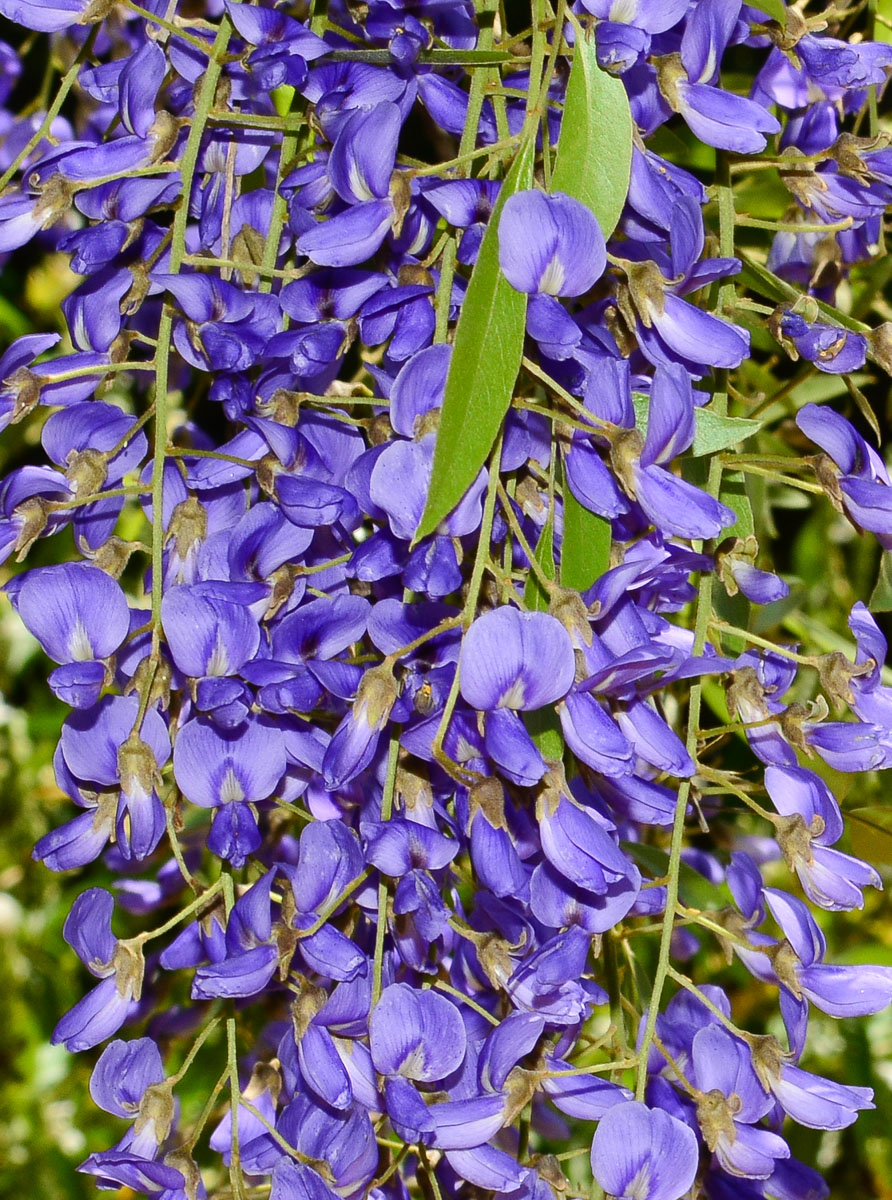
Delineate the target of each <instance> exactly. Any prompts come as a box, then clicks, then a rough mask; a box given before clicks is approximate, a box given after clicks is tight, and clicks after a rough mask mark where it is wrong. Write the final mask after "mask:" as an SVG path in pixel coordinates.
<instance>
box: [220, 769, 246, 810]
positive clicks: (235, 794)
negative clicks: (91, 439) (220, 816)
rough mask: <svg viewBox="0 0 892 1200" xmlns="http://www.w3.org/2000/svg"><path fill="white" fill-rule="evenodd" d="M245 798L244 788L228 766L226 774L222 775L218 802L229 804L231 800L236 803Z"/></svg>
mask: <svg viewBox="0 0 892 1200" xmlns="http://www.w3.org/2000/svg"><path fill="white" fill-rule="evenodd" d="M244 798H245V789H244V788H243V787H242V785H241V783H239V780H238V777H237V776H236V773H235V771H233V769H232V767H229V768H228V769H227V771H226V774H225V775H224V776H223V782H222V784H221V785H220V803H221V804H229V803H231V802H235V803H238V802H239V801H240V800H244Z"/></svg>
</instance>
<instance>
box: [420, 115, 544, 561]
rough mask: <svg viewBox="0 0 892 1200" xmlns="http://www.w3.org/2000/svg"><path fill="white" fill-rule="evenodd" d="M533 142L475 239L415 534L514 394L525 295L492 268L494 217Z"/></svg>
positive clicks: (529, 169)
mask: <svg viewBox="0 0 892 1200" xmlns="http://www.w3.org/2000/svg"><path fill="white" fill-rule="evenodd" d="M534 156H535V143H534V142H533V141H532V140H530V139H528V140H527V141H526V142H524V143H523V145H522V146H521V148H520V150H519V151H518V154H517V157H516V158H515V160H514V162H513V163H512V165H511V169H510V171H509V172H508V175H507V177H506V179H505V181H504V183H503V184H502V186H501V188H500V189H499V197H498V200H497V201H496V204H495V207H494V208H493V212H492V217H491V218H490V221H489V225H488V226H487V229H486V233H485V234H484V235H483V241H482V243H481V245H480V252H479V254H478V256H477V262H476V264H475V266H474V271H473V274H472V275H471V280H470V283H469V284H468V290H467V293H466V295H465V300H464V303H463V304H462V310H461V316H460V317H459V321H458V327H457V329H456V331H455V347H454V350H453V354H452V362H451V364H450V367H449V375H448V378H447V380H446V392H445V395H444V397H443V408H442V411H441V414H440V428H439V429H438V431H437V444H436V449H435V451H434V465H433V471H432V474H431V485H430V491H429V492H428V496H427V504H426V505H425V508H424V512H423V513H422V516H421V521H420V523H419V525H418V529H417V531H416V533H415V540H416V541H418V539H419V538H423V537H426V536H427V535H428V534H429V533H433V531H434V530H435V529H436V528H437V526H438V525H439V523H440V522H441V521H442V520H443V518H444V517H445V516H446V515H447V513H449V512H451V511H452V509H453V508H455V506H456V504H458V502H459V500H461V498H462V496H463V495H464V494H465V492H466V491H467V490H468V488H469V487H470V485H471V484H472V483H473V482H474V479H475V478H476V476H477V472H478V471H479V470H480V468H481V467H482V466H483V464H484V463H485V462H486V459H487V457H488V455H489V452H490V450H492V446H493V442H494V441H495V440H496V434H497V433H498V432H499V426H500V425H501V423H502V420H503V418H504V416H505V413H506V412H507V411H508V406H509V404H510V403H511V397H512V395H513V394H514V383H515V380H516V379H517V373H518V371H519V370H520V360H521V358H522V357H523V338H524V330H525V328H526V314H527V296H526V295H525V294H524V293H522V292H518V291H515V290H514V288H513V287H512V286H511V284H510V283H509V282H508V280H507V279H506V278H505V277H504V275H503V274H502V273H501V271H500V270H499V234H498V226H499V218H500V216H501V213H502V208H503V206H504V204H505V201H506V200H507V199H508V197H509V196H510V195H512V193H514V192H517V191H522V190H523V189H524V188H527V187H529V186H530V184H531V183H532V179H533V159H534Z"/></svg>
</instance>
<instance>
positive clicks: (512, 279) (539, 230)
mask: <svg viewBox="0 0 892 1200" xmlns="http://www.w3.org/2000/svg"><path fill="white" fill-rule="evenodd" d="M499 266H500V267H501V268H502V273H503V274H504V276H505V278H506V279H507V280H508V282H509V283H510V284H511V286H512V287H513V288H516V289H517V290H518V291H519V292H530V293H545V295H547V296H581V295H582V293H583V292H587V291H588V290H589V288H590V287H591V286H592V284H593V283H594V282H595V281H596V280H597V279H600V278H601V276H602V275H603V274H604V268H605V267H606V266H607V248H606V246H605V244H604V235H603V233H602V232H601V227H600V226H599V225H598V222H597V220H596V219H595V216H594V214H593V213H592V212H591V210H590V209H588V208H586V206H585V205H584V204H581V203H580V202H579V201H578V200H574V199H573V197H572V196H567V195H565V194H564V193H563V192H552V193H550V194H549V195H546V194H545V192H537V191H527V192H516V193H515V194H514V195H513V196H510V197H509V198H508V200H506V201H505V207H504V208H503V209H502V216H501V220H500V221H499Z"/></svg>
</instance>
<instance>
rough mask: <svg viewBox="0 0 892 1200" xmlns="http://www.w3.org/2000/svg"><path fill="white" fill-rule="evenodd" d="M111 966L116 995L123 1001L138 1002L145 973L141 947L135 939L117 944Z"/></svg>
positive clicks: (144, 961)
mask: <svg viewBox="0 0 892 1200" xmlns="http://www.w3.org/2000/svg"><path fill="white" fill-rule="evenodd" d="M112 966H113V967H114V969H115V986H116V987H117V989H118V995H119V996H123V997H124V998H125V999H133V1000H138V999H139V998H140V996H141V995H142V981H143V976H144V975H145V972H146V960H145V959H144V958H143V953H142V945H141V943H140V942H138V941H136V940H135V939H134V940H132V941H129V942H118V944H117V945H116V946H115V953H114V957H113V958H112Z"/></svg>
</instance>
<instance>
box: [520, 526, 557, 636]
mask: <svg viewBox="0 0 892 1200" xmlns="http://www.w3.org/2000/svg"><path fill="white" fill-rule="evenodd" d="M535 553H536V562H537V563H538V564H539V565H540V567H541V568H542V570H543V572H544V573H545V575H546V576H547V578H548V579H554V578H555V575H556V574H557V572H556V570H555V565H554V507H553V506H552V507H551V508H550V509H549V510H548V519H547V521H546V522H545V525H544V526H543V529H542V533H541V534H540V536H539V541H538V542H537V544H536V552H535ZM523 601H524V604H525V605H526V606H527V608H528V609H530V610H531V611H533V612H548V594H547V593H546V591H545V589H544V588H543V587H542V585H541V583H540V582H539V580H538V579H537V578H536V573H535V572H534V571H530V573H529V576H528V578H527V582H526V586H525V587H524V590H523Z"/></svg>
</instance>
